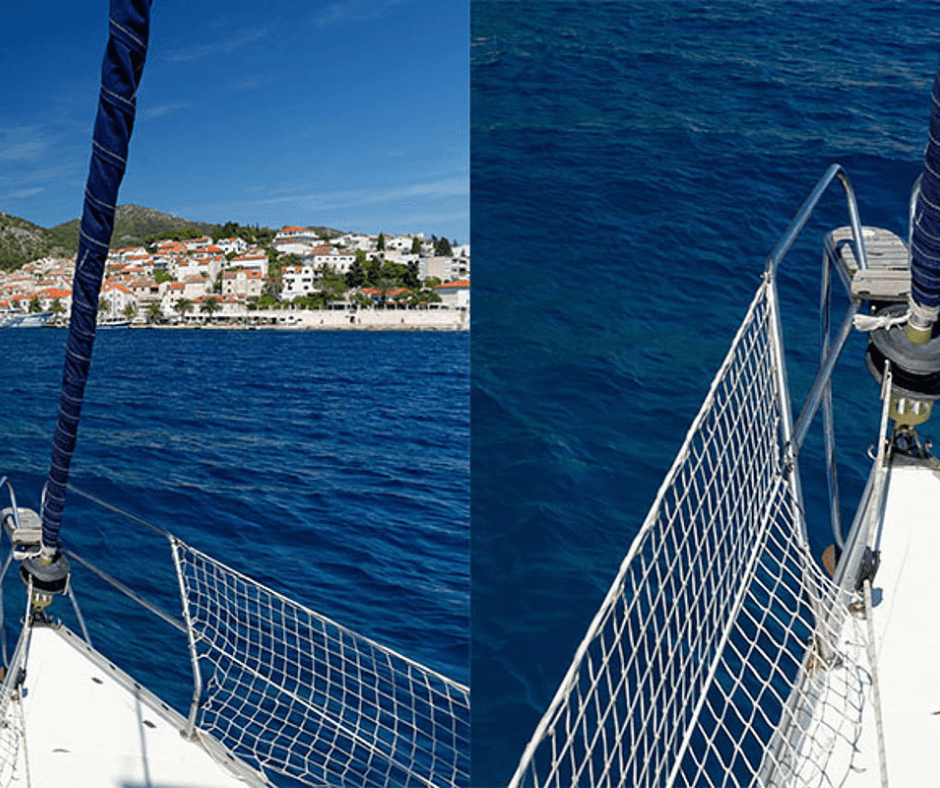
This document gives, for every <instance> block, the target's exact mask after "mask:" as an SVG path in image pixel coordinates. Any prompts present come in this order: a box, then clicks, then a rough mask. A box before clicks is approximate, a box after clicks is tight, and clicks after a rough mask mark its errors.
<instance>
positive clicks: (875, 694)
mask: <svg viewBox="0 0 940 788" xmlns="http://www.w3.org/2000/svg"><path fill="white" fill-rule="evenodd" d="M865 620H866V622H867V625H868V644H867V646H866V651H867V652H868V662H869V665H870V667H871V692H872V704H873V706H874V712H875V728H876V730H877V732H878V771H879V774H880V776H881V788H888V761H887V757H886V755H885V726H884V718H883V717H882V716H881V686H880V684H879V683H878V655H877V654H876V651H875V622H874V616H873V615H872V604H871V579H869V578H866V579H865Z"/></svg>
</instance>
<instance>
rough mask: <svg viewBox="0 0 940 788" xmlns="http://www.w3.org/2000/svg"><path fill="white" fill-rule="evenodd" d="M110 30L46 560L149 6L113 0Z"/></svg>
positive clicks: (51, 481)
mask: <svg viewBox="0 0 940 788" xmlns="http://www.w3.org/2000/svg"><path fill="white" fill-rule="evenodd" d="M109 28H110V30H109V35H108V44H107V48H106V49H105V55H104V62H103V63H102V66H101V92H100V95H99V99H98V115H97V118H96V119H95V129H94V137H93V139H92V153H91V166H90V168H89V172H88V183H87V185H86V187H85V205H84V209H83V211H82V220H81V228H80V231H79V244H78V257H77V259H76V263H75V277H74V280H73V283H72V291H73V296H72V316H71V319H70V321H69V337H68V345H67V349H66V357H65V369H64V370H63V374H62V394H61V397H60V401H59V417H58V421H57V423H56V430H55V436H54V437H53V442H52V461H51V464H50V468H49V478H48V480H47V482H46V488H45V492H44V496H43V505H42V544H43V553H44V555H45V556H46V557H51V556H52V555H53V554H54V553H55V551H56V549H57V548H58V546H59V526H60V525H61V522H62V509H63V506H64V504H65V488H66V484H67V483H68V476H69V467H70V465H71V460H72V453H73V451H74V450H75V440H76V436H77V433H78V420H79V416H80V414H81V409H82V400H83V398H84V394H85V381H86V380H87V378H88V369H89V367H90V365H91V353H92V346H93V345H94V341H95V321H96V318H97V314H98V292H99V290H100V289H101V277H102V274H103V272H104V264H105V261H106V259H107V256H108V247H109V244H110V242H111V232H112V231H113V229H114V214H115V209H116V205H117V194H118V187H119V186H120V185H121V179H122V178H123V177H124V169H125V166H126V163H127V149H128V143H129V141H130V137H131V131H132V129H133V126H134V115H135V112H136V100H137V87H138V85H139V84H140V78H141V74H142V73H143V70H144V59H145V57H146V54H147V38H148V34H149V29H150V0H111V8H110V14H109Z"/></svg>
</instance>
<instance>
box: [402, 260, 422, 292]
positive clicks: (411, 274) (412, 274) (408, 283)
mask: <svg viewBox="0 0 940 788" xmlns="http://www.w3.org/2000/svg"><path fill="white" fill-rule="evenodd" d="M402 284H403V285H404V286H405V287H407V288H408V289H409V290H414V289H415V288H417V287H419V286H420V284H421V281H420V280H419V279H418V263H417V261H412V262H410V263H408V265H407V267H406V270H405V275H404V277H403V278H402Z"/></svg>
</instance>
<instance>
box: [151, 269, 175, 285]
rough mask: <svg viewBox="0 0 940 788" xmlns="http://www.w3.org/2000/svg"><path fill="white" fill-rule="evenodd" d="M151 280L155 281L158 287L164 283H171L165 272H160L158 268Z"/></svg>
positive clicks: (170, 277)
mask: <svg viewBox="0 0 940 788" xmlns="http://www.w3.org/2000/svg"><path fill="white" fill-rule="evenodd" d="M153 278H154V279H155V280H156V282H157V284H158V285H162V284H163V283H164V282H172V281H173V277H172V276H170V275H169V274H168V273H167V272H166V271H161V270H160V269H159V268H158V269H156V270H155V271H154V272H153Z"/></svg>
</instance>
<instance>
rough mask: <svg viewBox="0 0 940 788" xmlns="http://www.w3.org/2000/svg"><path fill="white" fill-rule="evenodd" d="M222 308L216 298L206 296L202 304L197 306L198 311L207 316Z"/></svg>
mask: <svg viewBox="0 0 940 788" xmlns="http://www.w3.org/2000/svg"><path fill="white" fill-rule="evenodd" d="M221 308H222V305H221V304H220V303H219V299H218V298H207V299H206V300H205V301H203V302H202V305H201V306H200V307H199V311H200V312H202V313H203V314H204V315H206V316H208V317H212V315H214V314H215V313H216V312H218V311H219V310H220V309H221Z"/></svg>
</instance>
